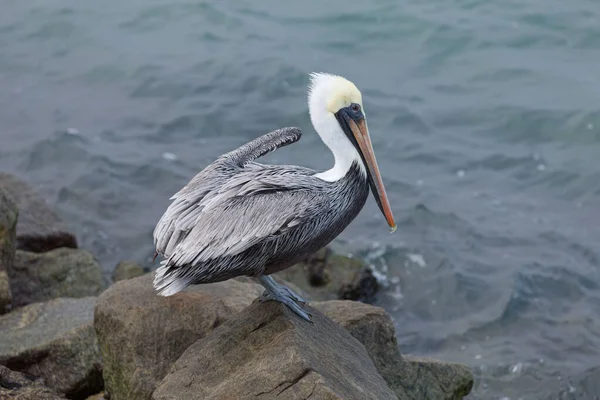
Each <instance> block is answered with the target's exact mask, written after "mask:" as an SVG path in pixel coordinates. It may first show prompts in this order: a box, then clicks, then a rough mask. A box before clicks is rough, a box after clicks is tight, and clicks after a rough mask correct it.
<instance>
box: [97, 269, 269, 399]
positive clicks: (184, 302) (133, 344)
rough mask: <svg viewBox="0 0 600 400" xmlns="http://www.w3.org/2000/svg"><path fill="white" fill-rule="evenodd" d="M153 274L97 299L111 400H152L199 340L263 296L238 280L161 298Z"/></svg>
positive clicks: (116, 286)
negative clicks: (180, 357)
mask: <svg viewBox="0 0 600 400" xmlns="http://www.w3.org/2000/svg"><path fill="white" fill-rule="evenodd" d="M153 278H154V273H149V274H146V275H144V276H141V277H137V278H133V279H128V280H123V281H120V282H117V283H115V284H114V285H112V286H111V287H110V288H109V289H108V290H106V291H105V292H104V293H103V294H102V295H101V296H100V297H99V299H98V302H97V306H96V311H95V327H96V332H97V335H98V340H99V343H100V348H101V350H102V356H103V359H104V381H105V387H106V392H108V393H110V398H111V400H139V399H150V398H151V396H152V392H153V391H154V389H155V388H156V385H157V384H158V383H159V382H160V381H161V379H162V378H163V377H164V376H165V375H166V374H167V373H168V372H169V369H170V368H171V366H172V365H173V363H174V362H175V361H176V360H177V359H178V358H179V356H181V354H182V353H183V352H184V351H185V350H186V349H187V348H188V347H189V346H190V345H191V344H192V343H194V342H196V341H197V340H198V339H200V338H202V337H204V336H206V335H207V334H209V333H210V332H212V330H213V329H214V328H215V327H217V326H219V325H221V324H222V323H223V322H225V321H226V320H227V319H228V318H229V317H231V316H232V315H234V314H236V313H238V312H240V311H242V310H243V309H244V308H245V307H247V306H248V305H249V304H250V303H251V302H252V301H253V300H254V299H255V298H257V297H258V296H260V294H261V293H262V291H263V289H262V287H261V286H259V285H257V284H254V283H250V282H242V281H238V280H235V279H234V280H229V281H226V282H220V283H214V284H207V285H198V286H191V287H190V288H188V289H187V290H186V291H184V292H182V293H177V294H175V295H173V296H170V297H163V296H159V295H157V293H156V291H155V290H154V288H153V286H152V280H153Z"/></svg>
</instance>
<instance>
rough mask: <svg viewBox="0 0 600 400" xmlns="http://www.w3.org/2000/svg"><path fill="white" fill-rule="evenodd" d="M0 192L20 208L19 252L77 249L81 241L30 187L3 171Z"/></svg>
mask: <svg viewBox="0 0 600 400" xmlns="http://www.w3.org/2000/svg"><path fill="white" fill-rule="evenodd" d="M0 192H2V193H4V195H5V196H6V197H7V198H8V199H10V200H11V201H12V202H13V203H15V204H16V205H17V207H18V209H19V222H18V225H17V248H18V249H20V250H26V251H30V252H36V253H39V252H44V251H49V250H52V249H56V248H60V247H70V248H76V247H77V239H76V238H75V236H74V235H73V234H71V233H69V232H68V229H67V226H66V224H65V223H63V221H61V219H60V218H59V217H58V216H57V215H56V213H55V212H54V211H52V210H51V209H50V207H49V206H48V204H47V203H46V201H45V200H44V199H43V197H42V196H41V195H40V194H39V193H38V192H37V191H36V190H35V189H33V188H32V187H31V186H30V185H28V184H27V183H25V182H23V181H21V180H20V179H18V178H16V177H14V176H12V175H10V174H6V173H1V172H0Z"/></svg>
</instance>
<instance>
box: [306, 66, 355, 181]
mask: <svg viewBox="0 0 600 400" xmlns="http://www.w3.org/2000/svg"><path fill="white" fill-rule="evenodd" d="M352 103H358V104H360V105H361V107H362V95H361V93H360V91H359V90H358V88H357V87H356V85H354V83H352V82H350V81H349V80H347V79H346V78H344V77H341V76H338V75H331V74H327V73H312V74H310V85H309V87H308V111H309V113H310V120H311V122H312V124H313V126H314V128H315V130H316V131H317V133H318V134H319V136H321V139H322V140H323V142H324V143H325V144H326V145H327V147H329V149H330V150H331V152H332V153H333V156H334V157H335V165H334V167H333V168H332V169H330V170H328V171H325V172H322V173H319V174H317V175H316V176H317V177H319V178H321V179H323V180H326V181H330V182H332V181H336V180H338V179H340V178H342V177H343V176H345V175H346V172H348V170H349V169H350V166H351V164H352V163H353V162H354V161H359V165H361V166H362V167H363V168H362V169H363V170H364V166H363V164H362V161H361V158H360V155H359V154H358V151H357V150H356V149H355V148H354V145H353V144H352V143H351V142H350V140H349V139H348V138H347V137H346V134H345V133H344V131H343V130H342V128H341V127H340V124H339V123H338V121H337V119H336V118H335V115H334V114H335V113H337V112H338V111H339V110H340V109H342V108H344V107H348V106H349V105H350V104H352ZM362 109H363V113H364V107H362Z"/></svg>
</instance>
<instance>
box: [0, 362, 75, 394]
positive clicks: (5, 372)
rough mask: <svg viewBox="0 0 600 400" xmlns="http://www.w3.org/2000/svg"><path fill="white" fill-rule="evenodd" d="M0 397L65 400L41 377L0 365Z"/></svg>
mask: <svg viewBox="0 0 600 400" xmlns="http://www.w3.org/2000/svg"><path fill="white" fill-rule="evenodd" d="M0 399H2V400H65V398H64V397H63V396H60V395H59V394H57V393H56V392H54V391H53V390H52V389H50V388H47V387H46V386H44V385H43V384H42V382H41V381H40V380H39V379H34V378H33V377H31V376H27V375H25V374H22V373H20V372H15V371H11V370H10V369H8V368H6V367H3V366H2V365H0Z"/></svg>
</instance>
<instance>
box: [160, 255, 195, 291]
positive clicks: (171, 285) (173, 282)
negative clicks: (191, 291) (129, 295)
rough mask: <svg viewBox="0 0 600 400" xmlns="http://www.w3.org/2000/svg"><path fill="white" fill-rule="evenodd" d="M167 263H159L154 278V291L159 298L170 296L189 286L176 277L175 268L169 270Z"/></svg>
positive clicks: (164, 261)
mask: <svg viewBox="0 0 600 400" xmlns="http://www.w3.org/2000/svg"><path fill="white" fill-rule="evenodd" d="M167 263H168V260H163V261H161V262H160V267H158V268H157V269H156V275H155V276H154V289H156V290H157V291H158V294H159V295H161V296H172V295H174V294H175V293H178V292H181V291H182V290H183V289H185V288H186V287H187V286H188V285H189V282H187V281H186V280H185V279H182V278H181V277H180V276H178V274H177V268H171V266H168V265H167Z"/></svg>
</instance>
